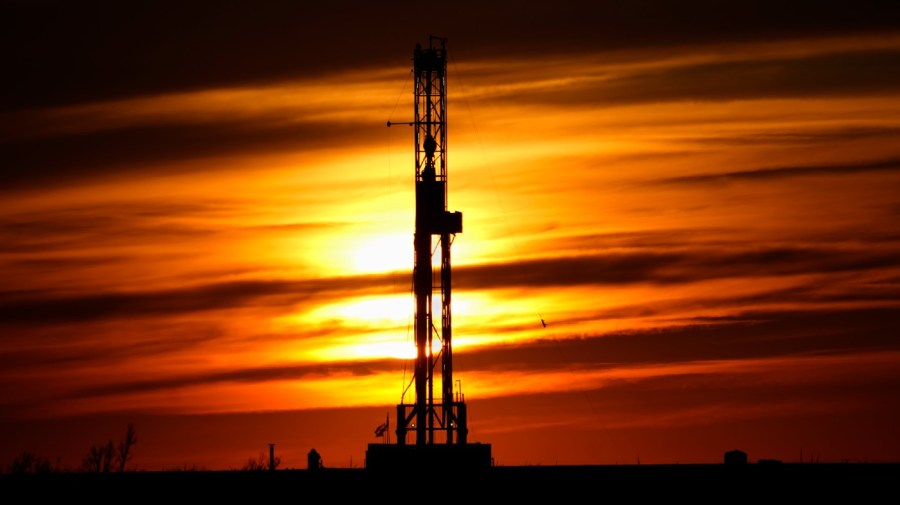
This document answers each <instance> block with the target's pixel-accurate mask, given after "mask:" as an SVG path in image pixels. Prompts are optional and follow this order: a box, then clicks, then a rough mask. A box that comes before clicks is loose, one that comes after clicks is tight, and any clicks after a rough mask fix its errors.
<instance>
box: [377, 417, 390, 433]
mask: <svg viewBox="0 0 900 505" xmlns="http://www.w3.org/2000/svg"><path fill="white" fill-rule="evenodd" d="M388 426H390V418H389V417H385V419H384V422H383V423H381V424H379V425H378V427H377V428H375V436H376V437H380V436H383V435H384V432H386V431H387V430H388Z"/></svg>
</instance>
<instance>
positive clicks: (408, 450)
mask: <svg viewBox="0 0 900 505" xmlns="http://www.w3.org/2000/svg"><path fill="white" fill-rule="evenodd" d="M413 71H414V73H415V89H414V91H413V93H414V102H415V103H414V108H415V119H414V120H413V121H411V122H406V123H399V124H406V125H410V126H413V127H414V131H415V136H414V142H415V146H414V151H415V155H416V156H415V158H416V159H415V162H416V165H415V191H416V219H415V233H414V236H413V249H414V252H415V259H414V264H413V291H414V293H415V341H416V357H415V364H414V366H413V379H412V383H411V385H414V386H415V388H414V389H415V402H414V403H412V404H409V403H405V400H406V393H405V391H404V395H403V397H402V399H401V400H400V404H399V405H397V425H396V430H395V432H396V434H397V443H396V444H390V443H381V444H369V448H368V450H367V451H366V469H368V470H372V471H383V470H388V471H393V470H402V471H412V472H426V473H429V472H433V471H447V472H452V471H480V470H483V469H486V468H489V467H490V466H491V465H492V464H493V459H492V457H491V446H490V444H482V443H480V442H476V443H469V441H468V435H469V429H468V427H467V417H466V403H465V398H464V397H463V395H462V391H461V390H457V391H455V392H454V389H453V385H454V382H456V383H459V381H454V380H453V329H452V324H451V323H452V319H451V310H450V309H451V303H450V301H451V292H452V285H451V275H450V246H451V244H452V243H453V239H454V238H455V237H456V234H457V233H462V214H461V213H459V212H449V211H448V210H447V50H446V39H443V38H439V37H433V36H432V37H430V38H429V41H428V47H422V46H421V45H420V44H417V45H416V49H415V52H414V53H413ZM387 124H388V126H391V122H390V121H388V123H387ZM395 124H396V123H395ZM435 240H437V242H435ZM438 246H439V247H438ZM438 250H440V267H439V270H436V268H435V259H436V258H435V257H434V256H435V255H436V254H437V251H438ZM436 289H438V290H440V307H441V308H440V311H441V315H440V318H441V322H440V329H438V326H437V325H436V324H435V323H434V312H435V310H434V304H433V299H434V296H433V295H434V292H435V290H436ZM435 339H437V340H435ZM437 342H439V343H440V346H439V347H438V346H435V345H433V344H435V343H437ZM438 371H439V373H440V382H439V384H438V387H439V388H440V390H439V393H438V394H439V396H438V397H435V374H436V373H437V372H438ZM407 387H408V386H407ZM387 425H388V423H387V421H385V423H384V424H383V425H381V426H379V428H378V429H376V431H375V434H376V436H379V434H383V433H382V432H381V431H380V430H381V429H382V426H383V427H384V428H385V429H387ZM410 432H414V433H415V443H412V444H411V443H409V441H408V440H407V435H409V433H410ZM444 475H449V474H447V473H445V474H444Z"/></svg>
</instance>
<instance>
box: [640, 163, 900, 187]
mask: <svg viewBox="0 0 900 505" xmlns="http://www.w3.org/2000/svg"><path fill="white" fill-rule="evenodd" d="M898 170H900V158H888V159H881V160H874V161H859V162H857V163H841V164H833V165H807V166H782V167H771V168H759V169H753V170H739V171H734V172H722V173H708V174H697V175H684V176H678V177H669V178H663V179H655V180H654V181H652V182H653V183H655V184H709V183H727V182H732V181H734V182H737V181H766V180H770V179H780V178H786V177H805V176H827V175H854V174H859V173H865V172H896V171H898Z"/></svg>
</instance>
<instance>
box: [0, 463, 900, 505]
mask: <svg viewBox="0 0 900 505" xmlns="http://www.w3.org/2000/svg"><path fill="white" fill-rule="evenodd" d="M898 478H900V464H862V463H860V464H855V463H846V464H844V463H841V464H831V463H816V464H781V463H777V464H747V465H736V466H733V465H712V464H710V465H601V466H526V467H503V466H497V467H492V468H490V469H488V470H482V471H478V472H444V473H441V472H433V471H430V470H428V469H420V470H419V471H417V472H413V473H410V472H406V473H397V472H389V471H383V472H373V471H371V470H365V469H329V468H325V469H320V470H316V471H309V470H276V471H272V472H269V471H172V472H141V471H136V472H124V473H111V474H86V473H53V474H43V475H40V474H37V475H36V474H26V475H3V476H2V478H0V484H2V486H0V489H3V490H4V491H5V492H4V495H6V496H10V494H13V495H15V496H24V497H28V501H33V500H40V499H42V498H53V497H59V496H62V497H66V498H70V499H74V498H88V499H92V498H93V499H94V500H95V501H101V502H106V501H113V500H115V501H138V502H141V503H144V502H146V500H157V501H156V502H153V503H158V501H159V500H164V499H173V500H179V501H180V500H183V499H186V498H191V499H228V500H229V501H233V500H234V499H244V498H248V499H253V500H254V502H259V501H260V500H264V501H269V500H273V501H274V500H277V501H279V502H282V501H290V502H308V501H313V499H314V500H315V501H317V502H326V501H330V500H338V501H339V502H340V500H343V499H354V500H355V499H367V498H372V499H376V498H377V499H383V498H384V499H395V500H398V501H408V500H409V499H410V496H411V495H409V494H408V493H410V492H413V491H415V492H423V493H424V494H421V495H417V496H420V497H421V501H423V502H427V503H431V502H432V501H434V500H437V501H438V502H443V501H446V500H447V499H454V500H455V499H459V500H463V499H465V500H472V501H474V502H476V503H478V502H480V499H491V500H495V499H496V500H504V501H502V502H503V503H506V501H505V499H511V498H514V499H522V500H525V501H528V502H534V501H537V500H544V499H545V498H552V499H550V500H549V502H550V503H560V502H561V501H560V500H562V502H568V501H570V500H569V498H571V499H576V498H577V499H579V501H588V502H591V503H599V502H603V501H605V500H607V499H608V500H609V501H618V502H621V501H628V502H639V503H640V502H642V501H643V500H645V499H650V498H654V499H655V498H665V497H669V498H678V499H680V500H685V499H686V500H688V502H689V503H691V502H693V503H696V502H700V501H703V502H706V501H709V502H718V503H722V502H743V501H744V500H747V499H752V500H754V501H755V502H757V503H759V502H781V501H783V500H784V499H786V498H791V499H803V500H804V502H808V500H810V499H816V500H820V499H824V500H827V502H828V503H834V502H835V500H850V503H870V502H876V501H884V500H887V501H892V500H894V499H896V495H897V490H896V489H897V483H898V482H900V480H898ZM892 497H893V498H892ZM379 503H380V502H379Z"/></svg>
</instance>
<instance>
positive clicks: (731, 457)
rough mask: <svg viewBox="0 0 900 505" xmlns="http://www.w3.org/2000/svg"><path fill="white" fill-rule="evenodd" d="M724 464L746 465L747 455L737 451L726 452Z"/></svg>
mask: <svg viewBox="0 0 900 505" xmlns="http://www.w3.org/2000/svg"><path fill="white" fill-rule="evenodd" d="M725 464H726V465H746V464H747V453H746V452H744V451H739V450H737V449H735V450H733V451H728V452H726V453H725Z"/></svg>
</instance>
